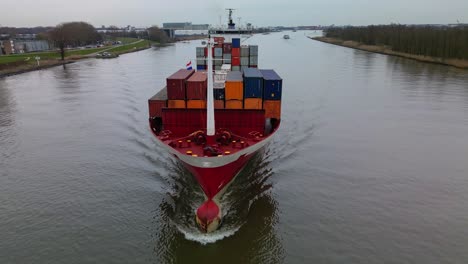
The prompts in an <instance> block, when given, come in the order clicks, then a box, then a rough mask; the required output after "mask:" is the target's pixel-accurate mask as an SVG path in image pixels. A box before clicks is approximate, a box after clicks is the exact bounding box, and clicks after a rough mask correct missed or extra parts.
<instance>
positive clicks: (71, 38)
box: [41, 22, 169, 60]
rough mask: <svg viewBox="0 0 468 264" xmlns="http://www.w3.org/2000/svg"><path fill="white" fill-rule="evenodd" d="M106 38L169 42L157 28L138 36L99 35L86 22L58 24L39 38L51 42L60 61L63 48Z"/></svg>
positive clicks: (153, 27) (128, 33)
mask: <svg viewBox="0 0 468 264" xmlns="http://www.w3.org/2000/svg"><path fill="white" fill-rule="evenodd" d="M108 36H111V37H134V38H141V39H149V40H153V41H157V42H159V43H166V42H167V41H169V38H168V37H167V35H166V33H165V32H164V31H163V30H161V29H159V28H158V27H157V26H152V27H150V28H149V29H148V30H147V31H144V32H139V33H138V34H137V33H136V32H135V31H131V32H114V33H107V35H101V34H99V33H98V32H97V31H96V29H95V28H94V27H93V26H92V25H91V24H88V23H86V22H67V23H62V24H59V25H57V26H56V27H55V28H53V29H51V30H50V31H48V32H46V33H45V35H44V36H41V38H43V39H47V40H49V41H51V42H53V43H54V45H55V47H57V48H59V50H60V55H61V57H62V60H64V59H65V48H67V47H79V46H85V45H89V44H95V43H98V42H101V41H102V40H104V39H105V38H106V37H108Z"/></svg>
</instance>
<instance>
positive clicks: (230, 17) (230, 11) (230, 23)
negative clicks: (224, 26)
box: [226, 8, 236, 29]
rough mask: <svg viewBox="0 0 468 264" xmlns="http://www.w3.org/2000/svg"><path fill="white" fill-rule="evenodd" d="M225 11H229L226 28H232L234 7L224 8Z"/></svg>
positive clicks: (233, 25) (233, 24)
mask: <svg viewBox="0 0 468 264" xmlns="http://www.w3.org/2000/svg"><path fill="white" fill-rule="evenodd" d="M226 10H227V11H229V23H228V28H229V29H234V27H235V26H236V24H235V23H234V22H232V11H234V10H235V9H234V8H226Z"/></svg>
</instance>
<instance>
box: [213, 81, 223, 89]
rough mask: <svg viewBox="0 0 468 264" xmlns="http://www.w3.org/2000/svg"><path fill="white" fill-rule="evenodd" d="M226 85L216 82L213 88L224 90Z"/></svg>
mask: <svg viewBox="0 0 468 264" xmlns="http://www.w3.org/2000/svg"><path fill="white" fill-rule="evenodd" d="M224 86H225V83H224V82H214V83H213V88H214V89H224Z"/></svg>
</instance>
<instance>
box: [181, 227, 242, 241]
mask: <svg viewBox="0 0 468 264" xmlns="http://www.w3.org/2000/svg"><path fill="white" fill-rule="evenodd" d="M176 226H177V229H179V231H180V232H182V234H184V236H185V239H187V240H191V241H195V242H198V243H200V244H202V245H207V244H211V243H215V242H216V241H219V240H223V239H225V238H227V237H230V236H232V235H234V234H235V233H236V232H237V231H238V230H239V229H240V227H237V228H234V229H230V230H216V231H214V232H211V233H207V234H204V233H200V232H199V231H198V230H188V229H184V228H182V227H181V226H179V225H176Z"/></svg>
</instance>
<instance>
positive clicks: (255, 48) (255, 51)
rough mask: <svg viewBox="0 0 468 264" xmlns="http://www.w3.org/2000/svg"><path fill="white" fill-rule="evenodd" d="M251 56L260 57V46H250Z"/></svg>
mask: <svg viewBox="0 0 468 264" xmlns="http://www.w3.org/2000/svg"><path fill="white" fill-rule="evenodd" d="M249 52H250V54H249V56H258V46H257V45H250V46H249Z"/></svg>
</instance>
